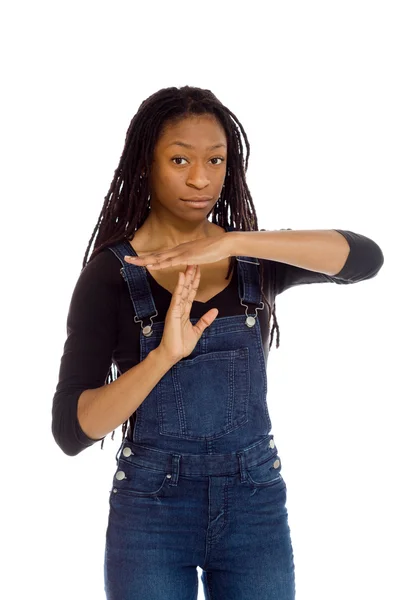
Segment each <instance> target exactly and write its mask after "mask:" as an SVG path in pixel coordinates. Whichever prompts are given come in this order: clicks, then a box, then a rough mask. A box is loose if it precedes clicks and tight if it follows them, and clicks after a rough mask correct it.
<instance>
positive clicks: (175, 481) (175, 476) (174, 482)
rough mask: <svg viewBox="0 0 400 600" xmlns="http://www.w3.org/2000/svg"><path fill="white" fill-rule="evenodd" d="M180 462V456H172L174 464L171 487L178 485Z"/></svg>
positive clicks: (172, 466) (172, 465)
mask: <svg viewBox="0 0 400 600" xmlns="http://www.w3.org/2000/svg"><path fill="white" fill-rule="evenodd" d="M180 460H181V455H180V454H172V464H171V471H172V473H169V474H170V475H171V480H170V484H169V485H178V481H179V465H180Z"/></svg>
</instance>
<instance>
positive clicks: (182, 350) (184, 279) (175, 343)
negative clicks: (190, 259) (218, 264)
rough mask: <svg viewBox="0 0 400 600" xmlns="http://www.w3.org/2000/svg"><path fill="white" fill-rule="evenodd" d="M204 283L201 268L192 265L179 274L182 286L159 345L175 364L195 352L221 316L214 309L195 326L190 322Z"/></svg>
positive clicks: (174, 300)
mask: <svg viewBox="0 0 400 600" xmlns="http://www.w3.org/2000/svg"><path fill="white" fill-rule="evenodd" d="M199 283H200V267H199V266H198V265H190V266H188V267H187V268H186V270H185V273H183V272H181V271H180V272H179V279H178V283H177V285H176V287H175V290H174V293H173V294H172V299H171V303H170V306H169V309H168V312H167V315H166V318H165V325H164V331H163V336H162V338H161V342H160V345H159V348H160V350H163V351H164V353H165V354H166V356H167V357H168V359H169V360H171V361H172V362H173V363H174V364H175V363H176V362H179V361H180V360H181V358H184V357H185V356H188V355H189V354H191V352H193V350H194V347H195V346H196V344H197V342H198V341H199V339H200V337H201V335H202V333H203V331H204V330H205V329H206V327H209V325H211V323H212V322H213V321H214V319H215V318H216V317H217V315H218V309H217V308H212V309H211V310H209V311H208V312H207V313H206V314H205V315H203V316H202V317H201V318H200V319H199V320H198V321H197V323H196V324H195V325H192V323H191V322H190V311H191V308H192V304H193V300H194V298H195V296H196V293H197V290H198V288H199Z"/></svg>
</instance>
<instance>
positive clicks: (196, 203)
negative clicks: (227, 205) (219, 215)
mask: <svg viewBox="0 0 400 600" xmlns="http://www.w3.org/2000/svg"><path fill="white" fill-rule="evenodd" d="M180 200H182V202H184V203H185V204H187V205H188V206H192V207H193V208H206V207H207V206H208V205H209V204H210V202H211V201H212V198H205V199H198V200H184V199H183V198H180Z"/></svg>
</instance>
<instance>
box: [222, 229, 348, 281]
mask: <svg viewBox="0 0 400 600" xmlns="http://www.w3.org/2000/svg"><path fill="white" fill-rule="evenodd" d="M226 235H227V236H228V237H227V239H228V243H229V248H230V255H231V256H252V257H254V258H262V259H266V260H275V261H277V262H282V263H286V264H289V265H294V266H295V267H300V268H302V269H308V270H309V271H316V272H318V273H324V274H325V275H331V276H334V275H336V274H337V273H339V272H340V271H341V270H342V268H343V266H344V265H345V263H346V260H347V257H348V255H349V252H350V246H349V244H348V242H347V240H346V238H345V237H344V236H343V235H342V234H340V233H339V232H338V231H334V230H331V229H320V230H319V229H314V230H289V231H288V230H283V231H231V232H229V233H227V234H226Z"/></svg>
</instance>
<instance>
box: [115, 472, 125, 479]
mask: <svg viewBox="0 0 400 600" xmlns="http://www.w3.org/2000/svg"><path fill="white" fill-rule="evenodd" d="M115 478H116V479H118V480H121V479H125V473H124V471H118V472H117V474H116V475H115Z"/></svg>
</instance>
